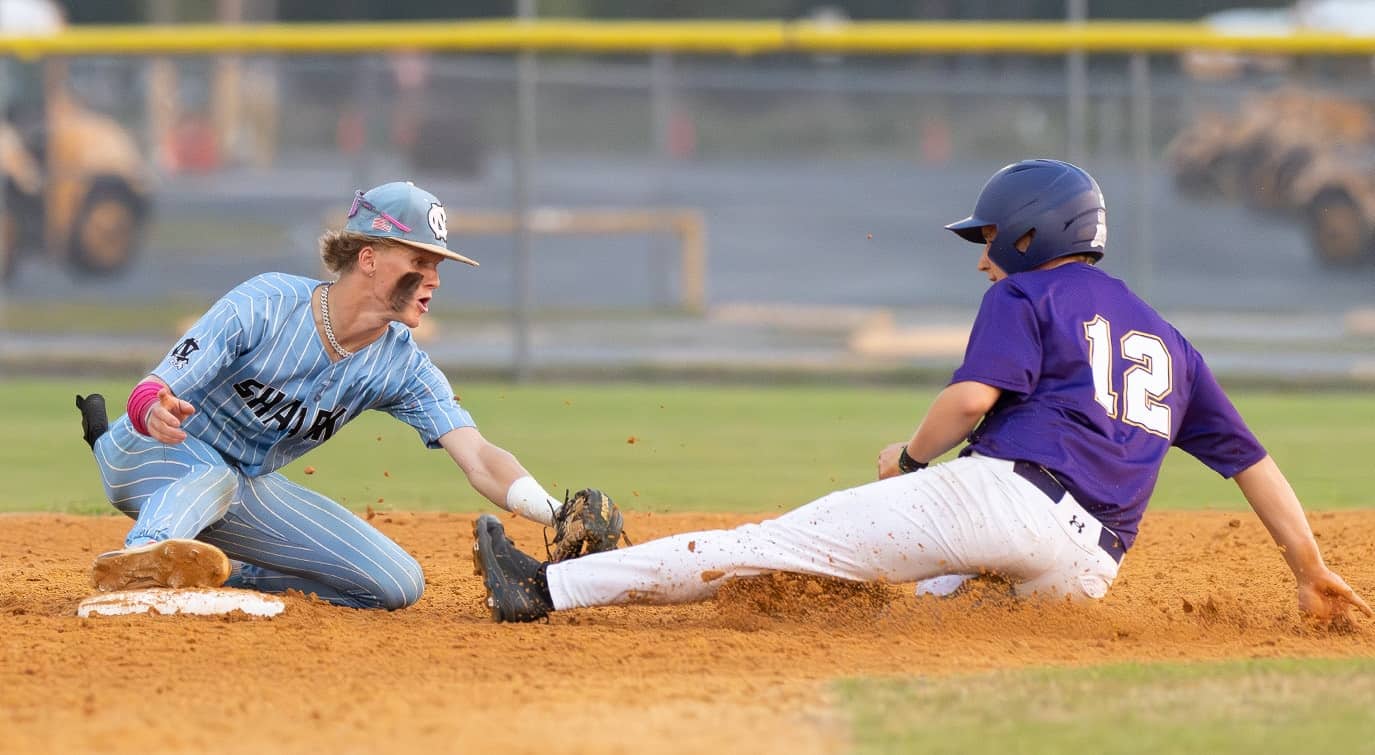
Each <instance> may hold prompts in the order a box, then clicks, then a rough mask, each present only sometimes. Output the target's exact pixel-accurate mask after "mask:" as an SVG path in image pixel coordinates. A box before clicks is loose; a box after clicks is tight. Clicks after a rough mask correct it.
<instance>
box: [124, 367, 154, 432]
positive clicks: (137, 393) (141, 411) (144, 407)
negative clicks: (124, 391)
mask: <svg viewBox="0 0 1375 755" xmlns="http://www.w3.org/2000/svg"><path fill="white" fill-rule="evenodd" d="M161 390H162V383H159V382H158V381H156V380H145V381H143V382H142V383H139V384H138V385H136V386H134V391H133V393H130V394H129V403H128V404H126V405H125V407H124V411H125V413H126V414H128V415H129V422H130V423H132V424H133V426H134V429H135V430H137V431H138V432H139V434H140V435H147V434H148V425H147V424H146V423H145V420H147V419H148V409H149V407H151V406H152V405H153V404H156V403H157V402H158V393H159V392H160V391H161Z"/></svg>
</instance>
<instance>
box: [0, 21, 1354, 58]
mask: <svg viewBox="0 0 1375 755" xmlns="http://www.w3.org/2000/svg"><path fill="white" fill-rule="evenodd" d="M418 49H425V50H453V51H467V52H511V51H517V50H529V51H537V52H579V53H646V52H654V51H660V50H663V51H672V52H680V53H702V54H722V53H724V54H734V55H762V54H771V53H814V52H827V53H852V54H859V55H891V54H903V53H923V52H925V53H942V52H994V53H999V52H1001V53H1030V54H1047V55H1050V54H1057V53H1064V52H1068V51H1071V50H1084V51H1088V52H1099V53H1114V52H1116V53H1132V52H1173V51H1180V50H1186V49H1210V50H1237V51H1249V52H1268V53H1292V54H1316V55H1353V54H1375V36H1366V37H1361V36H1348V35H1344V34H1337V33H1331V32H1316V31H1299V32H1293V33H1291V34H1287V35H1282V36H1275V35H1264V34H1230V33H1228V34H1224V33H1221V32H1219V31H1217V30H1215V29H1212V28H1209V27H1208V26H1206V25H1204V24H1199V23H1156V22H1144V21H1090V22H1086V23H1082V24H1068V23H1039V22H1001V23H983V22H921V21H915V22H906V21H903V22H898V21H857V22H850V23H839V24H837V23H821V22H815V21H575V20H560V19H543V20H538V21H519V20H514V19H511V20H495V21H429V22H408V23H337V24H270V25H254V24H250V25H242V26H221V25H177V26H79V27H72V28H70V29H68V30H66V31H64V32H62V33H60V34H56V35H52V36H43V37H21V36H0V55H11V56H17V57H21V58H36V57H42V56H47V55H149V54H204V53H215V52H243V53H286V54H293V53H294V54H327V53H358V52H374V51H391V50H418Z"/></svg>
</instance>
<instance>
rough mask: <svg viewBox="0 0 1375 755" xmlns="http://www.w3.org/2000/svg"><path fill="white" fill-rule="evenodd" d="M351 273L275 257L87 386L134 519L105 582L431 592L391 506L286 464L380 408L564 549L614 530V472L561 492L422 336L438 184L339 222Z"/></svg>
mask: <svg viewBox="0 0 1375 755" xmlns="http://www.w3.org/2000/svg"><path fill="white" fill-rule="evenodd" d="M320 255H321V257H322V259H323V261H324V264H325V267H326V268H328V269H329V270H330V272H331V273H333V274H334V275H336V276H337V279H336V280H331V281H319V280H315V279H313V278H306V277H302V276H298V275H284V274H281V273H267V274H264V275H259V276H257V277H255V278H252V279H250V280H248V281H246V282H244V283H242V284H240V285H239V286H237V287H235V288H234V289H233V290H231V291H230V292H229V293H227V294H225V296H224V297H223V298H221V299H220V300H219V301H218V302H217V303H216V304H215V305H214V306H213V307H211V308H210V310H209V311H208V312H206V313H205V315H204V316H202V317H201V318H200V320H199V321H197V322H196V324H195V325H193V326H192V327H191V329H190V330H189V331H188V332H187V333H186V334H185V336H184V337H183V338H182V339H181V341H179V342H178V343H177V345H176V346H174V347H173V348H172V350H171V351H170V352H169V353H168V354H167V356H166V358H165V359H163V360H162V362H161V363H159V364H158V366H157V367H156V368H154V369H153V371H152V374H150V375H148V377H147V378H145V379H144V380H143V382H141V383H139V385H138V386H137V387H136V388H134V390H133V392H132V393H131V394H130V396H129V400H128V404H127V413H126V414H125V416H123V417H121V418H120V419H119V420H118V421H116V422H115V423H114V424H113V425H110V426H109V428H108V432H106V431H105V428H106V424H105V416H104V399H103V398H99V400H96V399H97V398H98V397H97V396H92V397H85V398H83V397H80V396H78V397H77V405H78V407H80V408H81V409H82V421H83V425H84V426H85V429H86V440H87V442H89V443H91V444H92V450H93V451H94V452H95V459H96V464H97V465H98V467H99V469H100V476H101V480H102V481H103V482H104V485H105V493H106V495H107V496H108V498H109V500H110V503H112V504H113V505H114V506H115V508H117V509H119V510H120V511H122V512H124V513H125V514H127V515H128V516H130V517H132V518H134V519H135V523H134V526H133V528H132V529H131V530H130V531H129V534H128V537H126V538H125V541H124V547H123V548H122V549H119V550H114V551H110V552H108V553H104V554H101V555H100V556H99V557H97V558H96V562H95V567H94V570H93V574H92V582H93V584H94V586H95V587H96V588H97V589H99V590H106V591H109V590H124V589H131V588H143V587H215V586H219V585H221V584H227V585H228V586H231V587H241V588H247V589H253V590H262V591H266V592H282V591H285V590H288V589H296V590H300V591H301V592H304V593H314V594H315V595H317V596H318V597H320V598H322V599H324V600H327V601H329V602H331V603H336V604H339V605H343V606H353V607H356V608H386V609H396V608H403V607H405V606H408V605H411V604H412V603H414V602H415V601H416V600H418V599H419V598H420V595H421V592H422V591H423V590H424V586H425V578H424V574H423V573H422V571H421V568H420V564H419V563H417V562H416V560H415V559H414V558H412V557H411V556H410V554H408V553H406V551H404V550H402V548H401V547H400V546H399V545H397V544H396V543H395V542H393V541H391V540H390V539H389V538H387V537H386V536H385V535H383V534H382V533H381V532H379V531H378V530H377V529H375V528H374V527H373V526H372V525H370V524H368V523H367V522H365V521H363V520H362V519H360V518H358V517H357V516H355V515H354V514H353V513H351V512H350V511H348V510H347V509H345V508H344V507H343V506H340V505H339V504H338V503H335V502H334V501H332V500H330V499H328V498H326V497H325V496H323V495H321V494H320V493H317V492H315V491H313V490H311V489H309V488H306V487H304V486H302V485H299V484H297V483H294V482H292V481H291V480H288V479H287V478H286V477H284V476H283V475H282V474H281V473H280V472H278V471H277V470H278V469H280V468H281V467H283V466H285V465H287V464H289V463H290V462H292V461H293V460H295V459H297V458H299V457H300V456H302V455H303V454H305V453H308V452H309V451H310V450H311V449H313V448H315V447H316V446H319V445H320V444H321V443H324V442H326V441H328V440H329V439H330V438H332V437H333V436H334V435H335V434H336V433H337V432H339V430H340V429H341V428H342V427H343V426H344V425H345V424H346V423H348V422H349V421H351V420H352V419H354V418H355V417H357V416H358V415H360V414H362V413H363V412H364V411H367V410H369V409H375V410H378V411H382V412H386V413H388V414H390V415H392V416H393V417H395V418H397V419H399V420H401V421H402V422H404V423H406V424H408V425H410V426H411V427H413V428H414V429H415V431H416V432H417V433H418V434H419V435H420V440H421V441H422V442H423V443H424V444H425V445H426V446H427V447H429V448H442V449H444V450H445V451H446V452H448V454H449V456H450V457H452V458H453V460H454V462H455V463H456V464H457V465H458V466H459V468H460V469H461V470H462V471H463V473H464V475H466V477H467V479H468V482H469V483H470V484H471V485H472V487H473V488H474V489H476V490H477V491H478V492H479V493H481V494H482V495H483V496H484V497H486V498H487V499H489V500H491V501H492V502H493V503H495V504H496V505H498V506H500V507H502V508H505V509H507V510H508V511H513V512H515V513H518V514H520V515H522V516H524V517H526V518H528V519H531V520H534V521H537V522H540V523H542V524H544V525H546V526H552V527H554V528H555V529H556V534H555V545H554V558H555V559H556V560H557V559H558V558H567V557H571V556H576V555H579V554H580V553H581V552H582V551H583V550H584V549H586V550H587V551H588V552H596V551H601V550H605V549H614V548H615V547H616V543H617V541H618V540H619V538H620V535H621V515H620V512H618V511H616V509H615V507H614V506H612V505H611V502H610V499H607V498H605V497H604V496H602V495H601V493H599V492H597V491H595V490H585V491H580V492H579V493H578V494H577V495H576V496H574V498H573V499H572V500H571V501H568V502H561V501H558V500H556V499H555V498H553V497H552V496H550V495H549V494H548V493H546V492H545V490H544V488H543V487H541V486H540V484H539V483H538V482H536V481H535V478H534V477H532V476H531V475H530V474H529V473H528V472H527V471H526V470H525V468H524V467H523V466H521V464H520V462H519V461H517V460H516V458H515V457H514V456H513V455H511V454H510V453H509V452H507V451H505V450H504V449H501V448H499V447H497V446H495V445H493V444H492V443H490V442H488V441H487V440H486V439H485V438H483V436H482V435H481V434H480V433H479V432H478V430H477V427H476V425H475V423H474V422H473V418H472V417H471V416H470V415H469V413H468V412H467V411H466V410H465V409H464V408H463V407H462V406H460V405H459V401H458V397H457V396H455V395H454V392H453V389H452V388H450V386H449V381H448V380H447V379H446V378H445V377H444V374H443V373H442V372H440V370H439V368H437V367H436V366H435V365H434V364H433V363H431V362H430V359H429V357H428V356H427V355H426V354H425V352H423V351H421V350H420V348H419V347H418V346H417V345H416V343H415V341H414V340H413V339H412V338H411V334H410V330H409V328H414V327H416V326H418V325H419V324H420V320H421V318H422V317H423V316H424V315H425V314H426V313H427V312H429V310H430V302H431V300H432V298H433V297H434V295H435V291H436V290H437V289H438V288H439V265H440V263H441V262H443V261H445V260H455V261H458V262H463V263H466V264H469V265H474V266H476V265H477V263H476V262H474V261H473V260H471V259H469V258H468V257H466V256H464V255H462V254H459V253H458V252H457V251H454V250H453V249H450V248H449V246H448V227H447V222H446V217H445V212H444V207H443V205H441V204H440V203H439V200H438V199H436V198H435V197H434V195H432V194H430V193H429V192H427V191H424V190H423V189H420V188H418V187H416V186H414V185H413V184H411V183H409V182H401V181H397V182H394V183H388V184H383V185H381V186H378V187H375V188H373V189H371V190H370V191H368V192H366V193H365V192H362V191H359V192H356V193H355V195H354V197H353V201H352V205H351V206H350V208H349V211H348V222H347V225H346V226H345V227H344V229H343V230H342V231H330V232H327V233H325V234H324V235H323V236H322V237H321V238H320Z"/></svg>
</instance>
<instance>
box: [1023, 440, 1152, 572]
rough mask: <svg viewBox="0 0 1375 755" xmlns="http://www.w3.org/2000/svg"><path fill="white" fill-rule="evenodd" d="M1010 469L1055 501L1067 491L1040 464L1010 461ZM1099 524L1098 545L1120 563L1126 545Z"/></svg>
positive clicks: (1113, 533) (1061, 497)
mask: <svg viewBox="0 0 1375 755" xmlns="http://www.w3.org/2000/svg"><path fill="white" fill-rule="evenodd" d="M1012 471H1013V472H1016V473H1017V474H1018V475H1019V476H1021V478H1022V479H1024V480H1026V481H1027V482H1029V483H1031V484H1032V485H1035V486H1036V489H1037V490H1039V491H1041V492H1042V493H1045V494H1046V497H1047V498H1049V499H1050V500H1051V501H1053V502H1055V503H1059V502H1060V501H1062V500H1064V498H1065V494H1066V493H1068V492H1069V491H1068V490H1065V486H1064V485H1061V484H1060V481H1059V480H1057V479H1055V475H1053V474H1051V473H1050V472H1047V471H1046V469H1045V467H1042V466H1041V465H1040V464H1033V463H1032V462H1029V461H1014V462H1012ZM1099 526H1100V527H1101V529H1102V531H1101V532H1099V533H1098V547H1099V548H1102V549H1103V552H1104V553H1107V554H1108V555H1109V556H1111V557H1112V560H1113V561H1116V562H1117V563H1119V564H1120V563H1122V557H1123V556H1124V555H1126V553H1127V549H1126V547H1125V546H1124V545H1122V538H1120V537H1118V536H1117V533H1115V532H1113V531H1112V530H1110V529H1108V528H1107V527H1102V526H1101V524H1100V525H1099Z"/></svg>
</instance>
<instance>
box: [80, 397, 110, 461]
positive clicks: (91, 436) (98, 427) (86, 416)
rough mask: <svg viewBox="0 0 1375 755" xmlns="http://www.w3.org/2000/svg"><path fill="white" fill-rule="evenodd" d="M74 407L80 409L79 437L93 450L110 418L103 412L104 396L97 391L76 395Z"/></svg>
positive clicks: (108, 426) (108, 424)
mask: <svg viewBox="0 0 1375 755" xmlns="http://www.w3.org/2000/svg"><path fill="white" fill-rule="evenodd" d="M76 408H77V409H80V410H81V437H82V439H84V440H85V441H86V445H88V446H90V447H91V450H93V451H94V450H95V442H96V441H97V440H99V439H100V436H102V435H104V434H105V431H106V430H109V429H110V418H109V416H108V415H107V414H106V413H105V397H104V396H102V395H100V394H99V393H92V394H91V395H89V396H81V395H78V396H77V397H76Z"/></svg>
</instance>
